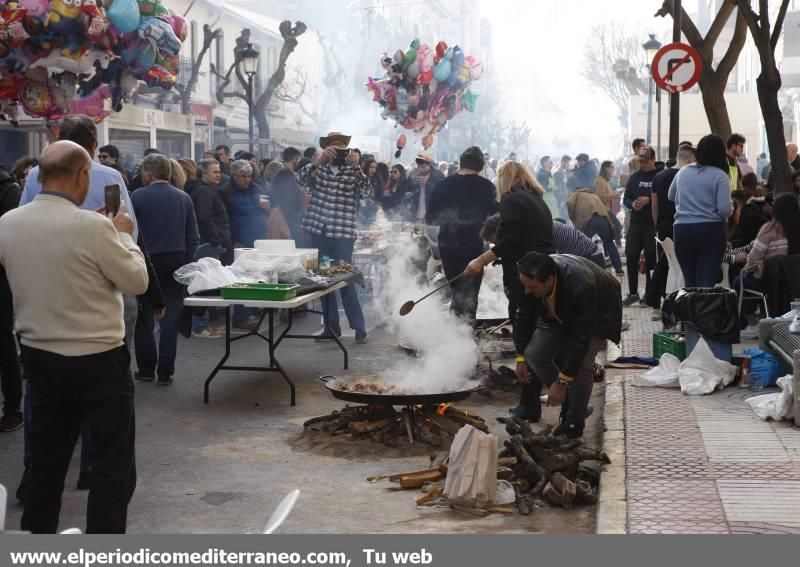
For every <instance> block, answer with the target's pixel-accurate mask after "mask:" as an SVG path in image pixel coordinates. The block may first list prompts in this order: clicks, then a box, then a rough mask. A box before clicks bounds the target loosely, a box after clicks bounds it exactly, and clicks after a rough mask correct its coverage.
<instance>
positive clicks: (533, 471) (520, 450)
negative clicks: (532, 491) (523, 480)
mask: <svg viewBox="0 0 800 567" xmlns="http://www.w3.org/2000/svg"><path fill="white" fill-rule="evenodd" d="M511 447H512V448H513V449H514V452H515V453H516V455H517V459H519V464H518V465H517V466H518V467H519V466H522V467H524V468H525V469H527V472H526V474H525V476H526V477H528V478H529V479H531V481H532V482H536V481H538V480H540V479H543V478H547V472H546V471H545V469H543V468H542V467H541V466H539V465H538V464H537V463H536V461H534V460H533V458H532V457H531V455H530V454H529V453H528V451H526V450H525V446H524V445H523V443H522V436H520V435H515V436H513V437H512V438H511Z"/></svg>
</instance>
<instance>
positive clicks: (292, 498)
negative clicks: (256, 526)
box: [263, 489, 300, 534]
mask: <svg viewBox="0 0 800 567" xmlns="http://www.w3.org/2000/svg"><path fill="white" fill-rule="evenodd" d="M299 497H300V491H299V490H298V489H294V490H292V491H291V492H290V493H289V494H287V495H286V496H284V497H283V500H281V503H280V504H278V507H277V508H275V511H274V512H273V513H272V515H271V516H270V517H269V520H268V521H267V525H266V527H265V528H264V532H263V533H265V534H271V533H273V532H274V531H275V530H277V529H278V528H279V527H280V526H281V524H282V523H283V522H284V521H285V520H286V518H288V517H289V514H290V513H291V511H292V508H294V505H295V503H296V502H297V499H298V498H299Z"/></svg>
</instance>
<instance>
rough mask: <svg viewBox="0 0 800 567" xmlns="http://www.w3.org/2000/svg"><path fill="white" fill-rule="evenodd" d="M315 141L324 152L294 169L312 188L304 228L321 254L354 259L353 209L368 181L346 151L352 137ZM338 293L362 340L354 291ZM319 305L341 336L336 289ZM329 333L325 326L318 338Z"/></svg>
mask: <svg viewBox="0 0 800 567" xmlns="http://www.w3.org/2000/svg"><path fill="white" fill-rule="evenodd" d="M319 143H320V147H322V149H323V150H324V151H323V152H322V153H321V154H320V156H319V157H318V158H317V160H316V161H315V162H314V163H310V164H308V165H307V166H305V167H304V168H303V169H302V170H301V171H300V173H299V174H298V180H299V182H300V184H301V185H304V186H306V187H309V188H310V190H311V205H310V207H309V208H308V211H306V215H305V218H304V219H303V228H304V229H305V230H307V231H308V232H310V233H311V241H312V245H313V246H314V248H317V249H318V250H319V256H320V258H322V257H324V256H327V257H329V258H330V259H331V261H337V260H343V261H345V262H347V263H352V262H353V245H354V244H355V241H356V212H357V211H358V205H359V201H360V200H361V198H362V197H368V196H369V182H368V179H367V176H366V175H365V174H364V173H363V172H362V171H361V167H360V166H359V159H358V156H357V155H356V154H355V153H352V152H349V151H346V148H347V146H348V145H349V144H350V136H346V135H344V134H341V133H339V132H331V133H330V134H328V135H327V136H325V137H323V138H320V140H319ZM345 156H346V157H345ZM340 293H341V295H342V305H343V306H344V312H345V315H347V321H348V322H349V323H350V328H351V329H353V330H355V332H356V342H357V343H358V344H364V343H366V342H367V330H366V323H365V322H364V313H363V311H362V310H361V304H360V303H359V302H358V296H357V295H356V290H355V289H354V288H353V287H352V286H347V287H345V288H343V289H341V290H340ZM322 310H323V318H324V320H325V324H326V327H327V328H328V329H330V330H331V331H332V332H333V333H335V334H336V335H337V336H341V334H342V331H341V327H340V325H339V305H338V302H337V301H336V294H335V293H332V294H330V295H326V296H325V297H324V298H323V300H322ZM332 338H333V337H331V336H328V335H327V334H326V333H325V331H323V333H322V334H321V335H320V336H319V339H318V340H331V339H332Z"/></svg>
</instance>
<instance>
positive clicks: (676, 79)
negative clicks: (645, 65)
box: [650, 43, 703, 93]
mask: <svg viewBox="0 0 800 567" xmlns="http://www.w3.org/2000/svg"><path fill="white" fill-rule="evenodd" d="M650 67H651V72H652V74H653V79H654V80H655V82H656V84H657V85H658V86H659V87H661V88H662V89H664V90H665V91H669V92H671V93H681V92H683V91H686V90H688V89H690V88H692V87H693V86H695V85H696V84H697V81H699V80H700V75H702V74H703V61H702V60H701V58H700V53H699V52H698V51H697V50H696V49H695V48H694V47H692V46H691V45H686V44H684V43H670V44H669V45H665V46H664V47H662V48H661V49H659V51H658V53H656V56H655V57H654V58H653V63H652V65H651V66H650Z"/></svg>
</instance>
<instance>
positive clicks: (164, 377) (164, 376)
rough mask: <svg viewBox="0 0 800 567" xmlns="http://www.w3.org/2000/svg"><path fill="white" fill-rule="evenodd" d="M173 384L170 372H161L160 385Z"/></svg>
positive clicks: (159, 376)
mask: <svg viewBox="0 0 800 567" xmlns="http://www.w3.org/2000/svg"><path fill="white" fill-rule="evenodd" d="M170 384H172V376H171V375H169V374H159V375H158V385H159V386H169V385H170Z"/></svg>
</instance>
